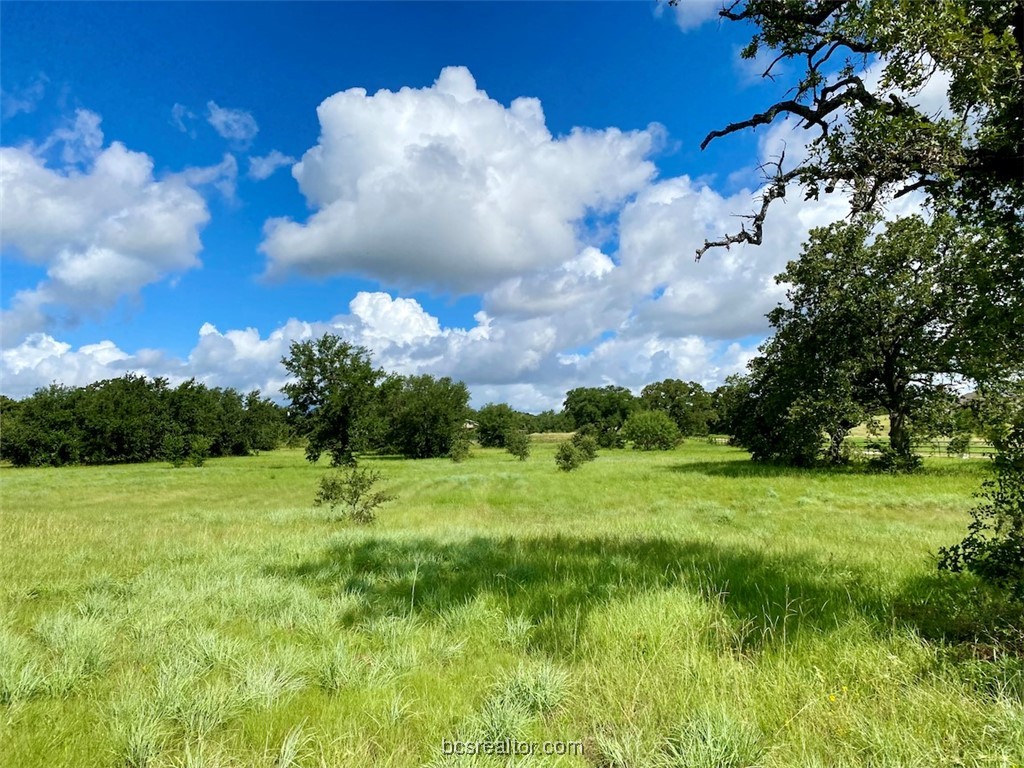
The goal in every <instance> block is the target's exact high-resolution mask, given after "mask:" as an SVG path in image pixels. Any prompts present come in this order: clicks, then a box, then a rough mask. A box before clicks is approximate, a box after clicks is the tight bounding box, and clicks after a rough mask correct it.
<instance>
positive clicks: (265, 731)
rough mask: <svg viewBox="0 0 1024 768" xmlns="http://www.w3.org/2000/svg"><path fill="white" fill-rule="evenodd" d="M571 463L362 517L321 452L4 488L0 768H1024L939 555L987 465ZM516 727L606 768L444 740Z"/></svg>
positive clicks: (512, 466) (490, 461) (731, 456)
mask: <svg viewBox="0 0 1024 768" xmlns="http://www.w3.org/2000/svg"><path fill="white" fill-rule="evenodd" d="M554 450H555V444H554V443H538V444H536V445H535V446H534V451H533V455H532V456H531V458H530V460H529V461H527V462H525V463H521V462H519V461H517V460H516V459H515V458H513V457H512V456H510V455H508V454H507V453H505V452H503V451H498V450H479V449H478V450H475V451H474V455H473V457H472V458H470V459H469V460H467V461H465V462H464V463H461V464H453V463H451V462H449V461H440V460H439V461H418V462H412V461H400V460H386V459H375V460H367V461H365V464H366V465H369V466H372V467H374V468H377V469H379V470H380V471H382V472H383V473H384V474H385V476H386V477H387V478H388V482H387V486H388V489H389V490H390V491H392V492H394V493H396V494H397V495H398V499H397V500H396V501H394V502H392V503H390V504H388V505H386V506H385V507H383V508H382V509H381V510H380V517H379V520H378V522H377V523H376V524H375V525H373V526H370V527H359V526H354V525H351V524H346V523H338V522H334V521H332V520H331V517H332V516H331V515H330V513H329V512H328V511H327V510H325V509H323V508H314V507H313V506H312V501H313V497H314V494H315V492H316V487H317V481H318V479H319V478H320V477H321V476H322V475H323V473H325V472H326V471H328V470H327V468H326V467H325V466H323V465H321V466H310V465H308V464H307V463H306V462H305V461H304V460H303V458H302V454H301V452H300V451H278V452H272V453H266V454H263V455H261V456H258V457H252V458H245V459H220V460H212V461H210V462H208V464H207V466H205V467H203V468H200V469H194V468H182V469H171V468H170V467H168V466H166V465H160V464H150V465H142V466H113V467H93V468H65V469H56V470H55V469H31V470H13V469H9V468H7V469H2V470H0V483H2V511H0V552H2V553H3V557H2V558H0V611H2V614H0V765H3V766H11V767H12V768H14V767H15V766H17V767H18V768H29V767H31V766H46V767H47V768H50V767H52V766H74V767H75V768H88V767H89V766H111V767H113V766H138V767H142V766H167V767H170V766H181V767H185V766H189V767H198V766H238V767H241V766H246V767H248V766H267V767H268V768H270V766H287V765H294V766H332V768H334V767H337V766H360V767H362V766H370V765H374V766H376V765H381V766H421V765H430V766H442V765H446V766H447V765H480V766H499V765H517V766H518V765H524V766H525V765H564V766H602V767H604V768H612V767H615V768H648V767H649V766H650V767H653V768H670V767H676V766H679V767H682V766H708V767H709V768H710V767H712V766H713V767H714V768H718V767H719V766H733V767H736V766H764V767H765V768H770V767H772V766H865V765H872V766H922V768H925V767H927V768H932V767H934V766H993V767H995V766H999V767H1000V768H1009V767H1010V766H1021V765H1024V703H1022V700H1024V677H1022V674H1024V673H1022V669H1024V666H1022V663H1021V659H1020V657H1019V656H1016V655H1014V654H1012V653H1010V652H1009V650H1010V648H1011V647H1012V646H1010V645H1008V644H1007V643H1006V642H1005V641H1006V637H1007V635H1006V633H1005V631H1004V633H1003V635H1001V636H999V637H996V638H995V639H993V638H992V637H990V635H993V633H994V631H995V628H996V626H997V625H996V622H997V620H999V619H1002V620H1003V621H1005V618H1006V614H1005V613H1003V614H1000V611H1001V610H1002V608H1001V607H1000V606H999V604H998V603H997V602H996V601H994V599H993V598H991V597H990V596H989V595H988V593H987V592H985V591H984V590H982V589H980V588H979V587H978V585H977V584H974V583H973V582H971V581H970V580H967V579H954V578H948V577H947V578H942V577H940V576H939V574H937V573H936V571H935V564H934V557H933V554H934V552H935V551H936V549H937V548H938V547H939V546H942V545H945V544H950V543H953V542H955V541H958V540H959V539H960V538H962V535H963V533H964V530H965V527H966V523H967V521H968V514H967V512H968V509H969V508H970V506H971V504H972V501H971V494H972V492H973V491H974V490H975V489H976V488H977V487H978V485H979V484H980V482H981V480H982V479H983V477H984V474H985V471H986V463H985V462H981V461H977V462H975V461H971V462H966V461H964V462H962V461H958V460H949V459H930V460H928V461H926V469H925V471H924V472H923V473H921V474H918V475H914V476H888V475H864V474H857V473H854V472H842V471H833V472H827V471H820V472H797V471H788V470H780V469H776V468H771V467H763V466H757V465H754V464H752V463H750V462H748V461H746V459H745V454H743V453H742V452H740V451H738V450H735V449H733V448H729V447H726V446H715V445H707V444H705V443H703V442H700V441H691V442H689V443H687V444H685V445H684V446H683V447H681V448H680V449H678V450H676V451H672V452H669V453H657V454H650V453H634V452H631V451H603V452H602V454H601V456H600V457H599V458H598V460H597V461H595V462H593V463H591V464H587V465H585V466H584V467H582V468H581V469H579V470H578V471H576V472H573V473H571V474H566V473H563V472H559V471H557V470H556V468H555V464H554V461H553V456H554ZM1010 633H1011V635H1012V629H1011V630H1010ZM504 738H516V739H519V740H521V741H536V742H538V744H539V743H540V742H544V741H556V740H560V741H573V742H582V743H583V748H584V754H583V756H582V757H581V756H542V755H540V754H535V755H534V756H533V757H531V758H526V759H524V758H516V759H511V760H507V759H505V758H500V759H499V758H493V757H478V758H472V759H471V758H462V759H461V761H459V760H456V759H454V758H450V757H446V756H444V755H443V754H442V750H441V744H442V739H448V740H456V739H460V740H500V739H504ZM538 749H539V747H538Z"/></svg>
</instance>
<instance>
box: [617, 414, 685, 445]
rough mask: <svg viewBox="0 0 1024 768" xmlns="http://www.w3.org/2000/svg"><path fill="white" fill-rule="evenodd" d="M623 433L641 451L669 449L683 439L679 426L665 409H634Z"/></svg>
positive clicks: (624, 426)
mask: <svg viewBox="0 0 1024 768" xmlns="http://www.w3.org/2000/svg"><path fill="white" fill-rule="evenodd" d="M622 434H623V435H624V436H625V438H626V439H627V440H629V441H631V442H632V443H633V448H634V449H636V450H639V451H654V450H658V451H669V450H671V449H673V448H675V447H676V446H677V445H679V443H680V442H681V441H682V439H683V437H682V435H681V434H680V433H679V427H677V426H676V422H675V421H673V420H672V419H671V418H670V417H669V415H668V414H667V413H665V412H664V411H634V412H633V413H631V414H630V416H629V418H628V419H626V423H625V424H624V425H623V427H622Z"/></svg>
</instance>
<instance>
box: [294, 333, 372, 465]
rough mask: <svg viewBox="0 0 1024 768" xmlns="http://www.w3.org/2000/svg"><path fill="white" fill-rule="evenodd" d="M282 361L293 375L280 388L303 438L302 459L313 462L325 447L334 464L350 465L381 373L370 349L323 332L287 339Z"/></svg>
mask: <svg viewBox="0 0 1024 768" xmlns="http://www.w3.org/2000/svg"><path fill="white" fill-rule="evenodd" d="M281 363H282V365H284V367H285V369H286V370H287V371H288V373H289V374H291V375H292V376H293V377H294V380H293V381H290V382H289V383H287V384H285V385H284V386H283V387H281V391H282V392H283V393H284V394H285V395H286V396H287V397H288V398H289V400H290V401H291V402H290V404H289V406H288V415H289V418H290V419H291V420H292V422H293V423H294V424H295V426H296V429H297V430H298V432H299V433H300V434H302V435H304V436H305V437H306V439H307V445H306V458H307V459H308V460H309V461H311V462H315V461H317V460H318V459H319V458H320V454H321V453H323V452H325V451H326V452H328V453H330V455H331V464H332V465H333V466H342V465H349V464H352V463H353V462H354V457H353V449H354V446H355V445H357V444H358V441H359V436H360V435H359V433H360V428H361V426H362V424H361V420H362V419H364V418H365V417H366V415H367V412H368V411H369V410H370V409H371V407H372V403H373V399H374V396H375V386H376V384H377V382H378V381H379V380H380V379H381V378H382V376H383V372H382V371H380V370H378V369H377V368H374V367H373V364H372V362H371V359H370V353H369V351H368V350H367V349H366V348H365V347H359V346H355V345H353V344H350V343H349V342H347V341H345V340H343V339H342V338H340V337H339V336H335V335H334V334H331V333H327V334H324V335H323V336H321V337H320V338H319V339H315V340H310V341H294V342H292V344H291V347H290V348H289V353H288V357H285V358H282V360H281Z"/></svg>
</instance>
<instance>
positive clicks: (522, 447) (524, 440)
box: [505, 429, 530, 461]
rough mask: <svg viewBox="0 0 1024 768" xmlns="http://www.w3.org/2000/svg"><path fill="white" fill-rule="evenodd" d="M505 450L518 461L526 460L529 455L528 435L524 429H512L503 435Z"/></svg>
mask: <svg viewBox="0 0 1024 768" xmlns="http://www.w3.org/2000/svg"><path fill="white" fill-rule="evenodd" d="M505 450H507V451H508V452H509V453H511V454H512V455H513V456H515V457H516V458H517V459H519V460H520V461H526V460H527V459H528V458H529V456H530V436H529V435H528V434H526V431H525V430H522V429H513V430H512V431H510V432H509V433H508V434H506V435H505Z"/></svg>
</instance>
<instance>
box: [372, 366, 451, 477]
mask: <svg viewBox="0 0 1024 768" xmlns="http://www.w3.org/2000/svg"><path fill="white" fill-rule="evenodd" d="M468 412H469V390H468V389H467V388H466V385H465V384H463V383H462V382H461V381H452V380H451V379H450V378H448V377H447V376H445V377H444V378H441V379H435V378H434V377H433V376H430V375H426V374H424V375H422V376H406V377H404V378H401V379H400V380H399V385H398V386H397V387H396V388H395V389H394V391H393V392H392V394H391V400H390V403H389V407H388V432H387V441H386V442H387V445H388V446H389V447H390V448H391V449H393V450H396V451H397V452H398V453H401V454H402V455H403V456H407V457H409V458H412V459H429V458H435V457H439V456H447V455H449V453H450V452H451V451H452V447H453V446H456V445H457V444H458V443H459V442H460V441H461V440H463V439H464V437H465V429H466V426H465V425H466V416H467V414H468Z"/></svg>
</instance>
